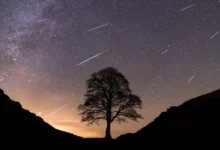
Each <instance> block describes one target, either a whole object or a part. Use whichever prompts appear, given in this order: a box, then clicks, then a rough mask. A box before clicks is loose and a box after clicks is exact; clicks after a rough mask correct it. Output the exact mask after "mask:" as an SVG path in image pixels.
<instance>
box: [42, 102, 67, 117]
mask: <svg viewBox="0 0 220 150" xmlns="http://www.w3.org/2000/svg"><path fill="white" fill-rule="evenodd" d="M67 105H68V104H65V105H63V106H62V107H60V108H58V109H57V110H55V111H53V112H51V113H50V114H49V115H47V116H46V118H47V117H49V116H51V115H53V114H55V113H57V112H58V111H60V110H62V109H63V108H64V107H66V106H67Z"/></svg>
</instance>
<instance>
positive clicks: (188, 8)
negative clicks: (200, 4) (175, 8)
mask: <svg viewBox="0 0 220 150" xmlns="http://www.w3.org/2000/svg"><path fill="white" fill-rule="evenodd" d="M195 5H196V4H192V5H190V6H187V7H184V8H182V9H180V11H184V10H186V9H189V8H191V7H193V6H195Z"/></svg>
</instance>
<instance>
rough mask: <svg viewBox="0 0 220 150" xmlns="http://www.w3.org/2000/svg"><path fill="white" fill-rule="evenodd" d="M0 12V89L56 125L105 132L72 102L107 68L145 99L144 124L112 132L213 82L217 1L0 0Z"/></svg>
mask: <svg viewBox="0 0 220 150" xmlns="http://www.w3.org/2000/svg"><path fill="white" fill-rule="evenodd" d="M0 10H1V12H0V20H2V22H1V24H0V32H1V34H0V56H1V58H0V88H2V89H3V90H4V91H5V93H6V94H7V95H9V96H10V97H11V98H12V99H13V100H16V101H19V102H20V103H21V104H22V106H23V107H24V108H25V109H28V110H30V111H31V112H34V113H35V114H37V115H39V116H41V117H42V118H43V119H44V120H45V121H47V122H48V123H50V124H51V125H53V126H54V127H56V128H58V129H62V130H65V131H68V132H71V133H73V134H76V135H80V136H83V137H91V136H92V137H94V136H96V137H103V136H104V130H105V126H102V124H100V126H96V125H94V126H89V127H88V126H86V123H81V122H80V116H79V115H78V114H79V112H78V111H77V106H78V105H79V104H80V103H82V102H83V101H84V99H83V95H84V94H85V92H86V86H85V81H86V80H87V79H88V78H89V77H90V75H91V74H92V73H94V72H96V71H98V70H101V69H103V68H105V67H109V66H111V67H115V68H117V69H118V70H119V71H120V72H121V73H122V74H124V75H125V77H126V78H127V79H128V80H129V82H130V88H131V90H132V91H133V92H134V93H135V94H137V95H138V96H140V97H141V99H142V101H143V110H141V111H140V113H141V114H142V115H143V117H144V120H141V121H139V123H135V122H132V121H131V122H129V123H123V124H120V125H117V123H114V124H113V127H112V135H113V137H116V136H119V135H120V134H124V133H127V132H136V131H137V130H139V129H140V128H142V127H144V126H146V125H147V124H148V123H149V122H151V121H152V120H153V119H154V118H155V117H157V116H158V115H159V114H160V113H161V112H162V111H164V110H166V109H167V108H169V107H170V106H173V105H179V104H181V103H183V102H184V101H186V100H189V99H191V98H193V97H196V96H199V95H202V94H205V93H208V92H211V91H214V90H216V89H218V88H220V86H219V85H218V81H220V79H219V76H220V69H219V68H220V60H219V56H220V53H219V50H218V49H219V48H220V44H219V41H220V34H219V31H220V28H219V25H220V19H219V16H220V2H218V1H217V0H210V1H205V0H184V1H182V0H170V1H166V2H165V1H162V0H158V1H154V0H137V1H135V2H134V1H132V0H127V1H117V0H112V1H101V0H80V1H71V0H32V1H29V0H18V1H14V0H3V1H1V2H0ZM63 106H65V107H63Z"/></svg>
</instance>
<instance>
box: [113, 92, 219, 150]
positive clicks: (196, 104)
mask: <svg viewBox="0 0 220 150" xmlns="http://www.w3.org/2000/svg"><path fill="white" fill-rule="evenodd" d="M219 136H220V90H217V91H214V92H211V93H209V94H205V95H202V96H199V97H196V98H193V99H191V100H189V101H186V102H185V103H183V104H182V105H180V106H177V107H171V108H169V109H168V110H167V111H166V112H162V113H161V114H160V115H159V116H158V117H157V118H156V119H155V120H154V121H153V122H151V123H150V124H148V125H147V126H146V127H144V128H142V129H141V130H139V131H138V132H137V133H135V134H130V135H122V136H120V137H118V138H117V142H119V143H121V144H123V143H124V144H126V145H129V143H131V144H135V145H143V144H144V145H149V146H154V148H155V147H166V146H168V147H176V146H177V145H178V146H177V147H176V148H177V149H179V148H183V147H186V148H187V147H188V148H192V146H193V147H196V148H199V147H200V148H204V147H212V148H213V147H218V149H219V148H220V144H219Z"/></svg>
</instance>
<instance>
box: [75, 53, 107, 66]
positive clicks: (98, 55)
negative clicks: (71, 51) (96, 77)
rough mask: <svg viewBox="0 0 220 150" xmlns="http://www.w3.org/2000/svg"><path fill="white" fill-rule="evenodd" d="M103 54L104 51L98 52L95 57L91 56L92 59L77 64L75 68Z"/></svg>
mask: <svg viewBox="0 0 220 150" xmlns="http://www.w3.org/2000/svg"><path fill="white" fill-rule="evenodd" d="M104 52H106V50H105V51H103V52H100V53H98V54H96V55H94V56H92V57H90V58H88V59H86V60H84V61H83V62H81V63H79V64H77V65H76V66H75V67H78V66H79V65H82V64H84V63H86V62H87V61H90V60H91V59H94V58H96V57H98V56H99V55H101V54H103V53H104Z"/></svg>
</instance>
